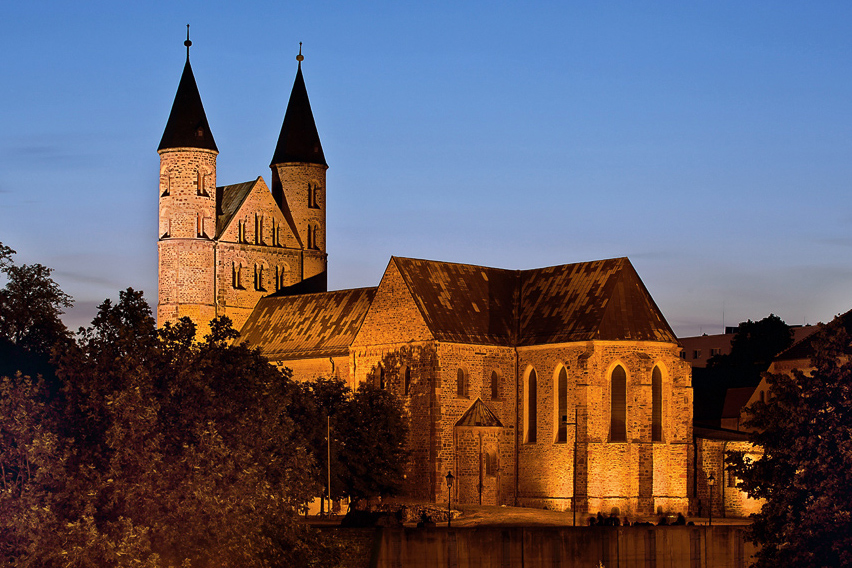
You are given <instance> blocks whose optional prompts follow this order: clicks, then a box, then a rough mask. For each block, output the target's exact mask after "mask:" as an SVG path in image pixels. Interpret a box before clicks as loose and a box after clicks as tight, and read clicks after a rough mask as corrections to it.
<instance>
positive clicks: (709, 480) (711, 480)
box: [707, 473, 716, 527]
mask: <svg viewBox="0 0 852 568" xmlns="http://www.w3.org/2000/svg"><path fill="white" fill-rule="evenodd" d="M707 485H708V486H709V487H710V521H709V523H708V526H711V527H712V526H713V486H714V485H716V478H715V477H713V474H712V473H711V474H710V477H708V478H707Z"/></svg>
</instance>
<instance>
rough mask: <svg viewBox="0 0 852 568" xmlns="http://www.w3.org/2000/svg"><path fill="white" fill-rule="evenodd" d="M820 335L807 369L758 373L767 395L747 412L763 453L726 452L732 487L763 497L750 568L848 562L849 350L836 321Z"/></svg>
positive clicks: (851, 465) (851, 511)
mask: <svg viewBox="0 0 852 568" xmlns="http://www.w3.org/2000/svg"><path fill="white" fill-rule="evenodd" d="M820 333H822V334H823V338H822V340H821V342H817V347H816V352H815V353H814V355H813V356H812V359H811V364H812V365H813V367H814V370H813V372H809V373H806V372H802V371H794V372H793V373H792V375H787V374H770V375H766V379H767V382H768V384H769V386H770V390H769V396H768V397H767V399H766V402H764V403H761V402H756V403H754V404H752V405H751V407H750V409H749V413H750V418H749V420H748V422H747V423H746V426H748V427H752V428H755V429H756V431H755V432H754V433H753V434H751V441H752V442H753V443H754V444H756V445H758V446H760V447H762V448H763V451H764V454H763V456H762V457H761V458H760V459H758V460H756V461H749V460H748V459H747V458H746V457H744V456H743V455H741V454H732V455H731V456H729V460H728V463H729V468H728V469H729V470H730V471H731V472H732V473H733V474H734V475H736V476H737V478H739V479H740V480H741V481H740V483H739V484H738V487H740V488H741V489H743V490H745V491H746V492H748V494H749V495H750V496H751V497H754V498H762V499H765V500H766V502H765V504H764V505H763V507H762V509H761V511H760V513H758V514H757V515H756V516H755V518H754V523H753V525H752V527H751V534H752V537H753V538H754V539H755V542H757V543H759V544H760V545H761V548H760V550H759V552H758V554H757V563H756V565H757V566H758V567H767V568H769V567H773V568H774V567H776V566H801V567H822V566H832V567H836V566H852V492H850V490H849V488H850V487H852V362H850V355H852V349H850V343H849V341H850V337H849V335H848V333H847V332H846V330H845V329H844V328H843V325H842V323H841V321H840V320H839V319H836V320H835V321H834V322H832V323H831V324H829V325H828V326H826V327H825V328H824V330H823V331H822V332H820Z"/></svg>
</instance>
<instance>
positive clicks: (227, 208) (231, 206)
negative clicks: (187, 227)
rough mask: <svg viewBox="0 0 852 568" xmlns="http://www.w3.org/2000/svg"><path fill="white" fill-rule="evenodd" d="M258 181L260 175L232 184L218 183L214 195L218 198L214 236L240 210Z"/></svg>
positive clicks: (219, 233)
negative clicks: (250, 179)
mask: <svg viewBox="0 0 852 568" xmlns="http://www.w3.org/2000/svg"><path fill="white" fill-rule="evenodd" d="M259 181H260V177H258V178H257V179H255V180H253V181H244V182H243V183H235V184H232V185H220V186H219V187H217V188H216V196H217V197H218V198H219V211H218V214H217V215H216V238H219V237H220V236H221V235H222V232H223V231H224V230H225V229H226V228H227V227H228V224H229V223H230V222H231V219H233V218H234V215H236V214H237V211H239V210H240V207H241V206H242V204H243V202H245V200H246V197H248V195H249V194H250V193H251V190H252V189H254V186H255V185H257V183H258V182H259Z"/></svg>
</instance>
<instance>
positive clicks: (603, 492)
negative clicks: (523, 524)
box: [518, 341, 692, 514]
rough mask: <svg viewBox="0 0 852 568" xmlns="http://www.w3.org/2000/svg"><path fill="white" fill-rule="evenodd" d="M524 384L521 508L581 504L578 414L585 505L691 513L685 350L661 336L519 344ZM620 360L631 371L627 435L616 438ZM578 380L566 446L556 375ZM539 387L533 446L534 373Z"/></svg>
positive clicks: (571, 390)
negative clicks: (657, 436) (656, 411)
mask: <svg viewBox="0 0 852 568" xmlns="http://www.w3.org/2000/svg"><path fill="white" fill-rule="evenodd" d="M519 357H520V364H519V367H520V369H521V377H522V381H523V382H522V385H521V388H520V389H519V397H518V404H519V407H520V408H521V409H523V412H522V416H523V417H524V418H523V420H524V427H523V432H522V439H523V440H524V443H522V445H521V446H520V447H519V460H520V465H519V493H518V498H519V502H520V503H521V504H527V505H530V506H543V505H547V506H549V507H552V508H560V509H567V508H569V507H570V506H571V497H572V496H573V495H572V491H571V490H572V485H573V483H574V479H573V446H574V426H573V422H574V415H575V409H576V415H577V416H578V418H579V420H578V422H577V430H576V431H577V433H578V436H579V438H578V450H579V451H578V455H577V492H578V494H577V506H578V510H580V511H588V512H597V511H602V512H604V513H606V514H608V513H609V512H610V511H611V510H612V508H614V507H617V508H618V509H619V512H620V513H622V514H624V513H630V514H635V513H648V512H652V511H653V510H655V509H659V508H662V509H663V510H666V511H683V512H686V511H687V509H688V501H687V453H688V450H689V446H688V443H689V441H690V438H691V412H690V409H691V404H692V398H691V397H692V390H691V377H690V372H689V367H688V365H686V364H685V363H683V362H682V361H681V360H680V358H679V356H678V347H677V346H676V345H673V344H665V343H655V342H630V341H619V342H589V343H582V344H565V345H560V346H540V347H533V348H523V349H519ZM616 365H621V366H622V367H624V369H625V371H626V375H627V412H626V418H627V440H626V441H624V442H616V441H610V439H609V438H610V432H609V429H610V400H611V392H610V384H611V381H610V377H611V373H612V369H613V368H614V367H615V366H616ZM561 366H564V367H565V369H566V371H567V374H568V378H569V383H568V405H567V409H568V419H569V422H571V423H572V425H571V426H569V428H568V431H567V432H566V434H567V440H566V442H565V443H559V442H557V441H556V429H555V424H556V421H557V417H556V408H557V407H556V399H555V391H556V379H557V377H558V373H559V369H560V367H561ZM654 366H659V367H660V369H661V371H662V379H663V397H662V398H663V404H662V407H663V419H662V424H663V439H662V441H660V442H652V441H651V373H652V371H653V368H654ZM532 369H535V371H536V375H537V386H538V391H537V393H538V396H537V399H538V405H537V412H536V414H537V418H538V419H537V434H538V435H537V439H536V441H535V442H534V443H533V442H529V441H528V435H527V430H528V428H529V426H528V423H527V417H528V416H529V409H528V408H527V407H526V406H525V404H526V400H527V397H528V396H529V395H528V392H527V389H528V385H527V383H528V381H529V377H530V374H531V373H530V372H531V370H532Z"/></svg>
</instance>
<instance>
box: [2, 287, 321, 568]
mask: <svg viewBox="0 0 852 568" xmlns="http://www.w3.org/2000/svg"><path fill="white" fill-rule="evenodd" d="M235 337H236V332H235V331H234V330H233V328H232V327H231V325H230V322H229V321H228V320H227V318H220V319H217V320H214V321H213V322H211V325H210V334H209V335H207V336H206V337H205V338H204V339H203V340H201V341H195V327H194V325H193V324H192V322H191V321H190V320H188V319H183V320H180V321H178V322H177V323H175V324H173V325H170V324H166V325H164V326H163V328H162V329H160V330H156V329H155V327H154V322H153V318H152V317H151V312H150V308H149V307H148V305H147V303H145V301H144V299H143V297H142V294H141V292H137V291H134V290H132V289H128V290H127V291H125V292H122V293H121V297H120V300H119V302H118V303H116V304H113V303H111V302H109V301H107V302H104V303H103V304H102V305H101V306H100V308H99V312H98V315H97V317H96V318H95V319H94V321H93V325H92V326H91V327H90V328H88V329H86V330H84V331H83V332H82V333H81V334H80V335H79V338H78V340H77V342H76V343H74V344H73V345H71V346H69V347H68V348H66V349H65V351H64V352H63V353H62V355H61V357H60V358H59V361H58V375H59V378H60V380H61V381H62V384H63V388H62V391H61V393H60V395H61V396H59V397H57V398H55V399H54V400H53V404H52V405H48V406H45V407H43V408H42V407H39V406H38V405H37V404H36V403H37V402H38V401H39V400H41V399H43V397H42V398H40V396H41V395H39V393H38V392H36V390H37V389H36V387H34V386H32V384H33V383H27V382H26V381H24V380H23V379H20V380H18V381H17V382H14V383H10V384H9V386H6V383H3V388H2V389H0V405H6V406H0V409H5V408H7V407H8V408H13V407H14V408H16V409H18V410H15V411H14V413H13V414H14V416H15V417H16V418H15V419H14V420H18V421H19V422H20V424H21V425H20V426H18V425H17V422H14V420H12V422H10V421H9V420H4V419H3V417H0V435H2V436H4V437H3V438H2V442H3V447H4V448H6V447H7V446H8V447H11V448H26V449H28V450H27V451H29V452H30V453H29V454H26V456H33V458H38V460H35V459H30V458H28V459H30V462H29V463H34V464H38V465H39V467H38V468H36V470H35V471H36V472H37V473H38V474H39V475H40V476H39V475H32V474H30V473H27V474H26V476H25V477H21V473H20V472H21V471H23V469H22V466H21V464H22V463H25V462H24V461H22V459H23V458H21V455H24V454H22V453H21V451H20V450H18V451H17V453H14V452H6V453H3V454H0V460H2V462H0V463H2V464H4V467H5V464H6V463H8V464H10V467H13V468H14V472H15V473H14V476H13V475H6V476H4V480H7V481H9V480H12V479H15V480H19V481H16V483H18V485H16V486H15V487H19V489H18V490H17V492H15V491H13V492H9V491H5V490H4V493H3V500H2V501H0V506H2V507H3V509H2V512H4V513H5V512H6V511H9V512H10V513H14V512H20V511H29V517H20V516H16V515H14V514H12V515H11V516H8V515H4V519H2V520H0V530H4V531H6V532H5V533H0V539H3V537H8V538H5V539H4V542H5V543H8V547H7V549H6V550H4V549H2V548H0V552H2V553H5V554H6V557H5V559H6V560H9V562H7V563H8V564H10V565H12V566H45V567H52V566H131V565H132V566H144V567H149V568H160V567H166V566H169V567H172V566H174V567H177V566H182V567H183V566H192V567H195V566H199V567H206V566H247V567H266V566H280V565H288V564H290V565H298V566H312V565H333V563H334V558H335V553H334V550H333V549H331V548H329V547H327V546H326V545H325V544H324V543H323V542H321V541H320V540H319V538H318V536H317V535H316V534H314V533H313V532H311V531H310V530H309V529H308V528H306V527H305V526H303V525H302V524H301V523H299V522H298V518H297V515H296V508H297V506H298V505H299V504H300V503H303V502H304V501H306V500H307V499H308V498H309V497H310V496H312V495H316V494H317V493H318V492H319V491H318V487H317V484H316V481H315V480H316V470H315V467H314V460H313V457H312V456H311V454H310V451H309V448H308V446H307V445H306V444H305V441H304V440H303V439H302V438H301V437H300V436H299V433H300V430H299V427H298V425H297V424H295V422H294V419H293V416H292V415H291V409H292V407H293V406H294V404H300V402H299V396H300V395H299V393H300V392H301V391H300V388H299V387H298V385H296V384H295V383H294V382H293V381H291V380H290V377H289V373H283V372H281V371H279V370H278V369H276V368H275V367H274V366H272V365H270V364H269V363H268V362H267V361H266V360H265V359H263V358H262V357H261V356H260V355H259V353H258V352H257V351H256V350H252V349H249V348H247V347H246V346H245V345H235V344H233V341H232V340H233V339H234V338H235ZM35 384H37V383H35ZM4 416H6V415H5V414H4ZM10 420H11V419H10ZM13 422H14V423H13ZM33 436H36V437H35V438H34V437H33ZM36 450H37V451H36ZM33 452H35V453H33ZM38 452H43V454H44V458H43V459H42V458H41V457H40V456H41V454H39V453H38ZM39 472H43V475H42V474H41V473H39ZM7 478H8V479H7ZM36 513H37V514H38V515H41V517H42V518H34V515H36ZM30 518H32V520H28V519H30ZM9 519H11V521H9ZM19 519H20V520H19ZM4 521H8V522H5V523H4ZM0 558H2V557H0Z"/></svg>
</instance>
